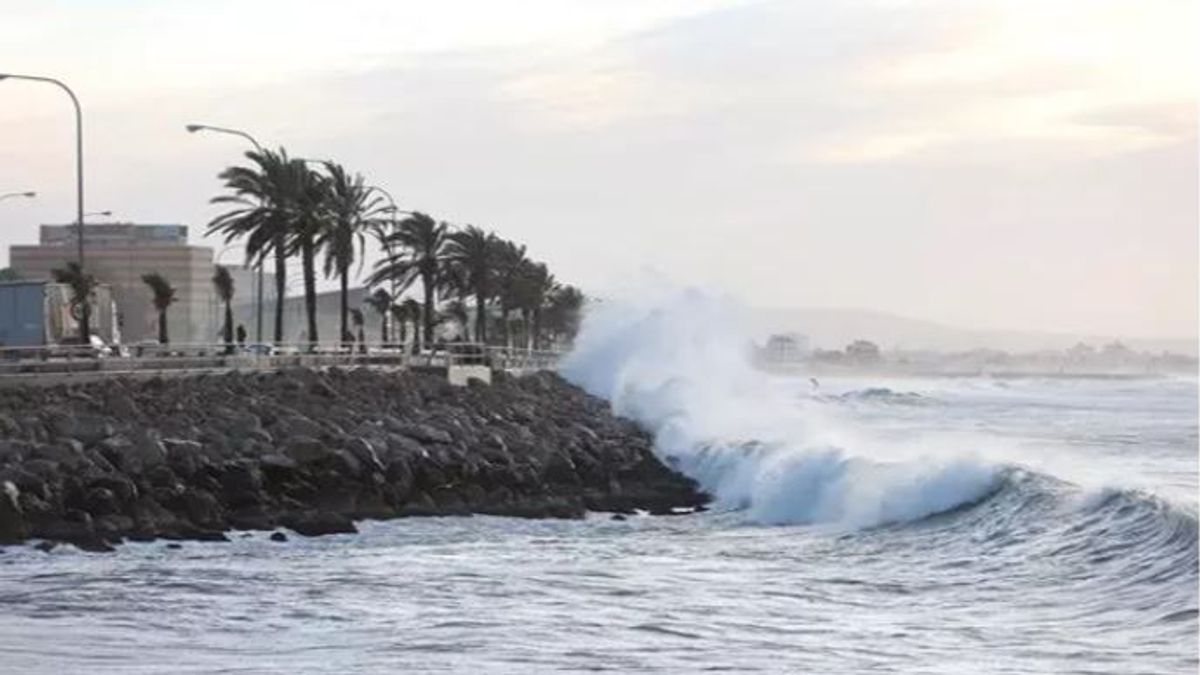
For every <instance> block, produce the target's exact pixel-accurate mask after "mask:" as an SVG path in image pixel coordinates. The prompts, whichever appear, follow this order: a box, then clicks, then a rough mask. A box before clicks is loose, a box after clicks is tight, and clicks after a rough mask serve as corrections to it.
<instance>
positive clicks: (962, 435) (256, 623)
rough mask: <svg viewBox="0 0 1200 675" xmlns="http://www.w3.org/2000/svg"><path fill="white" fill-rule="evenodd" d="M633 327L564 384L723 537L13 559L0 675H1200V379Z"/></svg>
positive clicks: (703, 532)
mask: <svg viewBox="0 0 1200 675" xmlns="http://www.w3.org/2000/svg"><path fill="white" fill-rule="evenodd" d="M643 318H644V320H643V321H641V322H638V323H637V325H636V326H633V327H628V326H626V327H625V328H620V329H617V328H613V329H611V330H607V331H605V330H600V329H597V328H596V326H595V325H593V326H592V327H591V328H590V329H589V328H587V327H585V332H584V335H583V336H582V337H581V340H580V342H579V346H578V348H577V350H576V352H575V353H574V354H573V355H572V356H571V357H570V358H569V359H568V361H567V362H566V363H565V364H564V365H563V368H562V371H563V373H564V374H565V375H566V376H567V377H568V378H569V379H572V380H573V381H575V382H577V383H579V384H580V385H581V386H584V387H585V388H587V389H589V390H591V391H593V392H594V393H596V394H598V395H602V396H606V397H608V398H609V399H610V400H612V402H613V405H614V407H615V408H616V409H617V411H618V412H621V413H622V414H626V415H629V416H631V417H633V418H635V419H637V420H639V421H640V422H641V423H642V424H643V425H645V426H646V427H647V429H649V430H651V431H652V432H653V433H654V434H655V436H656V439H657V444H658V448H659V452H660V454H661V456H662V457H663V458H664V459H665V460H666V461H668V462H671V463H673V464H674V465H675V466H677V467H678V468H679V469H680V470H683V471H685V472H687V473H688V474H690V475H692V476H693V477H695V478H697V480H699V481H700V482H701V484H702V485H704V487H705V488H706V489H708V490H709V491H710V493H712V494H713V496H714V503H713V506H712V508H711V509H710V510H709V511H707V512H704V513H697V514H684V515H677V516H660V517H651V516H640V515H639V516H632V517H629V518H627V519H625V520H616V519H613V518H612V517H611V516H610V515H608V514H593V515H591V516H589V517H588V518H586V519H584V520H579V521H554V520H544V521H534V520H516V519H506V518H495V517H469V518H458V517H455V518H425V519H421V518H412V519H403V520H394V521H389V522H366V523H362V524H361V530H362V532H361V533H360V534H357V535H335V536H328V537H321V538H316V539H304V538H300V537H292V538H291V539H290V540H289V541H287V542H273V541H271V540H269V539H268V538H267V533H253V534H250V535H243V534H241V533H235V534H233V535H232V539H233V540H232V541H231V542H229V543H200V542H184V543H183V544H182V546H181V547H180V548H178V549H171V548H168V547H167V546H166V544H165V543H163V542H156V543H131V544H126V545H123V546H121V547H120V548H119V550H118V552H116V553H114V554H107V555H92V554H83V553H80V552H78V551H75V550H73V549H71V548H70V547H60V548H58V549H55V550H54V551H52V552H51V553H49V554H45V553H41V552H39V551H36V550H33V549H31V548H29V547H10V548H8V549H5V550H4V551H3V553H0V671H3V672H13V673H64V672H88V673H107V672H113V673H117V672H120V673H161V672H181V673H188V672H197V673H199V672H203V673H298V672H304V673H351V672H367V673H395V672H486V673H528V672H583V671H610V672H620V673H626V672H630V673H632V672H660V673H692V672H710V671H711V672H720V671H730V672H754V671H757V672H767V673H796V672H821V673H865V672H901V673H965V672H972V673H1122V674H1124V673H1195V672H1196V671H1197V668H1198V665H1200V664H1198V662H1197V650H1198V642H1197V630H1198V627H1200V626H1198V622H1197V606H1198V598H1197V582H1198V576H1197V565H1198V562H1197V520H1196V518H1197V515H1196V514H1197V503H1196V493H1197V381H1196V379H1195V378H1169V377H1163V378H1079V379H1072V378H1065V377H1047V378H1033V377H1029V378H1014V379H1004V378H908V379H887V378H882V377H872V376H858V377H845V378H818V380H817V381H813V380H810V379H809V378H808V377H777V376H768V375H764V374H762V373H758V372H757V371H754V370H753V369H751V368H749V366H748V365H745V360H744V359H742V358H741V357H740V356H739V355H738V352H737V350H736V349H734V350H732V354H730V353H729V350H727V349H725V347H727V346H728V345H723V344H722V342H723V341H722V340H721V339H709V337H705V338H703V339H694V340H686V339H685V340H680V339H679V337H678V333H677V331H678V328H679V327H678V326H674V325H671V326H667V324H674V323H678V322H683V323H684V326H683V328H685V329H686V328H687V321H690V320H693V319H681V318H680V317H679V316H677V315H674V314H672V313H670V312H667V313H665V314H664V313H661V312H660V313H656V314H653V315H647V316H645V317H643ZM702 319H703V317H698V318H695V319H694V320H698V321H700V320H702ZM710 333H711V331H710ZM706 335H708V333H706ZM672 336H674V337H672Z"/></svg>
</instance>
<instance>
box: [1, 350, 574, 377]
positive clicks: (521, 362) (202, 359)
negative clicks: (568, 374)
mask: <svg viewBox="0 0 1200 675" xmlns="http://www.w3.org/2000/svg"><path fill="white" fill-rule="evenodd" d="M560 357H561V354H560V353H559V352H555V351H546V350H529V349H520V348H515V347H498V346H488V345H482V344H479V343H472V342H451V343H439V344H437V345H435V346H434V347H432V348H430V349H413V348H412V347H411V345H408V346H404V345H387V344H379V343H365V344H346V345H342V344H338V343H282V344H277V345H276V344H257V343H249V344H241V345H239V344H235V345H228V344H226V343H224V342H219V343H183V344H167V345H158V344H139V345H121V346H117V347H98V346H84V345H77V344H65V345H41V346H32V347H3V346H0V377H10V378H11V377H14V376H20V377H23V378H29V377H37V376H39V375H72V374H84V373H90V374H100V373H103V374H108V375H119V374H129V373H139V374H149V373H154V372H163V373H165V372H168V371H170V372H178V371H205V372H211V371H227V370H243V369H244V370H274V369H278V368H285V367H295V366H301V367H335V366H341V367H350V366H354V367H358V366H373V367H390V368H448V367H450V366H457V365H486V366H490V367H492V368H494V369H500V370H510V371H528V370H547V369H553V368H554V367H555V366H556V364H557V362H558V360H559V358H560Z"/></svg>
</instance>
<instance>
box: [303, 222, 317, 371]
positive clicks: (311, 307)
mask: <svg viewBox="0 0 1200 675" xmlns="http://www.w3.org/2000/svg"><path fill="white" fill-rule="evenodd" d="M300 255H301V263H302V265H303V273H304V311H305V313H306V314H307V315H308V343H309V344H310V345H311V349H312V350H314V351H315V350H316V348H317V347H316V345H317V343H318V342H320V337H319V336H318V335H317V266H316V250H315V249H314V248H313V242H312V240H311V238H309V239H307V240H306V241H304V242H303V243H302V244H301V245H300Z"/></svg>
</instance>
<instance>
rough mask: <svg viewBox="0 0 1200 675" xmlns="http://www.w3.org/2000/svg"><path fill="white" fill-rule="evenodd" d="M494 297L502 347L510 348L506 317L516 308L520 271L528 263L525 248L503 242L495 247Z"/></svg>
mask: <svg viewBox="0 0 1200 675" xmlns="http://www.w3.org/2000/svg"><path fill="white" fill-rule="evenodd" d="M496 258H497V259H496V295H497V298H498V299H499V300H500V328H501V331H502V332H503V335H504V346H505V347H512V331H511V330H510V329H509V328H510V327H509V322H508V316H509V313H510V312H511V311H512V310H513V308H514V307H516V304H517V294H518V292H519V288H518V287H519V285H520V283H519V282H520V275H521V271H522V269H523V268H524V265H526V264H527V263H528V262H529V259H528V258H526V257H525V247H524V246H518V245H516V244H514V243H513V242H511V241H508V240H504V241H501V242H499V243H498V244H497V246H496Z"/></svg>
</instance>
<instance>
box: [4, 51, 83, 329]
mask: <svg viewBox="0 0 1200 675" xmlns="http://www.w3.org/2000/svg"><path fill="white" fill-rule="evenodd" d="M3 80H26V81H28V82H44V83H46V84H52V85H54V86H56V87H58V88H59V89H62V90H63V91H65V92H67V96H70V97H71V104H72V105H74V106H75V215H76V219H75V223H76V227H78V229H79V231H78V237H77V238H78V246H79V250H78V258H79V271H80V273H82V272H83V110H82V108H80V107H79V99H78V98H77V97H76V96H75V92H73V91H71V88H70V87H68V86H67V85H65V84H63V83H62V82H61V81H59V80H56V79H54V78H53V77H43V76H41V75H15V74H13V73H0V81H3ZM90 314H91V307H89V306H88V303H87V302H86V301H85V302H84V303H83V307H82V308H80V319H79V333H80V337H81V338H82V339H83V342H84V343H85V344H86V343H87V341H88V340H90V339H91V327H90Z"/></svg>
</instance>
